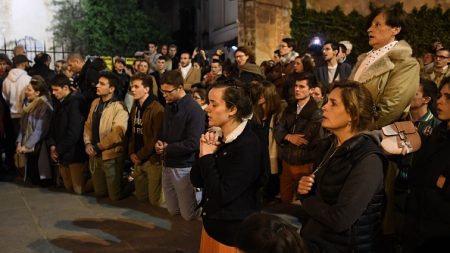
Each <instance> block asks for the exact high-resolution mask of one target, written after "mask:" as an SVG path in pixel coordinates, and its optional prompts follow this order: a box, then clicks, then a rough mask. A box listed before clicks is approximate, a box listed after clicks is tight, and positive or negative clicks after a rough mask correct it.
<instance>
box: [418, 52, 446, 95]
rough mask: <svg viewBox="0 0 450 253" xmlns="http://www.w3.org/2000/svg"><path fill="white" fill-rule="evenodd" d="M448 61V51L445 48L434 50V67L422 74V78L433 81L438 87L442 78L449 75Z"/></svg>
mask: <svg viewBox="0 0 450 253" xmlns="http://www.w3.org/2000/svg"><path fill="white" fill-rule="evenodd" d="M449 62H450V52H449V50H448V49H446V48H441V49H438V50H437V51H436V54H435V56H434V68H433V69H431V70H430V71H429V72H426V73H425V74H424V76H423V77H424V78H425V79H428V80H431V81H433V82H435V83H436V84H437V85H438V87H440V84H441V81H442V79H444V77H447V76H450V71H449V70H448V64H449Z"/></svg>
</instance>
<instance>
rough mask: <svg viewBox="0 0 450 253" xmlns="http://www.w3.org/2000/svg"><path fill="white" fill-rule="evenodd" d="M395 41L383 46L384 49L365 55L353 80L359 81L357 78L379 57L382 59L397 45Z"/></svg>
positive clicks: (373, 50) (374, 50)
mask: <svg viewBox="0 0 450 253" xmlns="http://www.w3.org/2000/svg"><path fill="white" fill-rule="evenodd" d="M397 42H398V41H397V40H394V41H392V42H391V43H389V44H387V45H385V46H384V47H381V48H379V49H372V50H370V51H369V52H368V53H367V54H366V58H364V60H363V62H362V63H361V65H359V68H358V70H357V71H356V73H355V77H354V80H355V81H359V78H360V77H361V74H362V73H363V72H364V71H365V70H366V69H368V68H369V67H370V66H372V64H373V63H374V62H376V61H377V60H379V59H380V58H381V57H383V56H384V55H385V54H387V53H388V52H389V51H391V50H392V48H393V47H394V46H395V45H397Z"/></svg>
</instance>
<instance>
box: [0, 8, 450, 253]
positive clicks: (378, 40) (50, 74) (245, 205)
mask: <svg viewBox="0 0 450 253" xmlns="http://www.w3.org/2000/svg"><path fill="white" fill-rule="evenodd" d="M405 24H406V23H405V13H403V11H402V10H399V9H398V8H397V7H391V8H386V7H383V8H379V9H375V10H373V12H372V14H371V15H370V16H369V18H368V24H367V33H368V38H369V45H370V46H371V47H372V50H370V51H369V52H367V53H363V54H361V55H360V56H359V57H356V56H355V55H354V53H352V51H351V50H352V45H351V43H350V42H349V41H341V42H339V43H338V42H335V41H325V42H324V43H323V44H322V45H321V50H320V52H317V51H314V50H309V49H311V48H308V49H307V50H306V52H307V53H305V54H304V55H299V54H298V53H297V52H296V51H295V41H294V40H293V39H291V38H284V39H282V40H281V41H280V44H279V47H278V48H277V49H276V50H275V51H274V55H273V58H272V59H267V60H265V61H262V63H261V65H258V64H256V59H255V55H254V53H253V52H252V50H251V49H250V48H247V47H245V46H240V47H238V48H237V49H236V50H235V51H233V55H232V56H233V58H234V60H230V59H228V57H226V54H225V52H224V50H222V49H217V50H216V51H215V52H214V54H213V55H212V56H211V57H209V56H208V55H207V53H206V51H205V50H204V49H202V48H195V49H194V50H193V52H192V53H190V52H188V51H182V52H180V53H178V52H177V51H178V48H177V46H176V45H174V44H171V45H158V43H157V42H154V41H152V42H149V43H148V49H147V50H145V51H142V52H139V53H137V54H136V60H135V61H134V63H133V65H131V66H128V65H127V64H126V62H125V60H124V59H123V58H122V57H120V56H116V57H114V58H113V69H112V70H111V71H110V70H108V69H107V67H106V64H105V62H104V61H103V60H102V59H101V58H95V59H90V58H88V59H86V58H85V57H83V56H82V55H81V54H79V53H72V54H70V55H69V56H68V58H67V59H64V60H58V61H56V62H55V64H54V66H55V69H54V70H52V69H50V63H51V57H50V56H49V55H48V54H46V53H40V54H38V55H36V57H35V59H34V65H33V66H32V67H30V62H31V61H30V60H29V59H28V58H27V56H26V52H25V50H24V48H23V47H22V46H17V47H16V48H15V50H14V57H13V58H12V61H10V59H9V58H8V56H7V55H6V54H0V83H1V84H2V86H1V87H2V97H1V106H0V116H1V118H0V138H1V147H0V148H1V150H2V152H4V153H5V159H4V161H2V164H1V166H2V173H3V174H5V173H6V171H8V170H9V172H11V171H13V172H14V173H13V174H14V175H15V176H17V177H16V178H15V179H14V180H16V182H17V181H21V182H23V183H25V184H33V185H40V186H42V187H48V186H51V185H55V184H56V185H58V186H59V185H60V186H64V187H65V189H66V190H67V191H68V192H71V193H75V194H84V193H88V192H92V191H93V192H94V194H95V196H97V197H109V198H110V199H111V200H114V201H116V200H120V199H122V198H125V197H128V196H130V195H134V196H135V197H136V198H137V199H138V200H140V201H147V202H148V203H149V204H150V205H155V206H161V207H164V208H166V209H167V211H168V212H169V213H170V214H171V215H181V216H182V217H183V218H184V219H185V220H194V219H196V218H198V217H201V219H202V221H203V229H202V234H201V243H200V252H202V253H204V252H219V253H221V252H246V253H252V252H422V251H428V250H430V249H433V248H436V247H441V246H442V247H446V246H445V242H446V241H445V240H446V239H447V240H448V239H450V186H449V185H450V181H449V180H447V177H448V176H450V166H449V164H450V160H449V156H448V154H449V153H450V150H449V147H450V145H449V144H450V143H449V140H450V71H449V70H448V66H449V63H450V51H449V49H448V48H445V47H444V46H443V45H442V44H441V43H434V44H433V46H432V47H431V49H430V52H429V53H427V54H425V55H424V56H423V57H418V56H416V57H414V56H413V52H412V49H411V47H410V46H409V44H408V43H407V42H406V41H405V40H403V35H404V34H405V33H406V29H407V27H406V25H405ZM404 120H411V121H412V122H413V123H414V124H415V126H416V128H417V130H418V132H419V133H420V135H421V139H422V147H421V148H420V149H419V150H418V151H417V152H415V153H411V154H407V155H391V156H387V155H386V153H385V152H383V150H382V148H381V146H380V140H381V135H380V129H381V128H382V127H384V126H386V125H389V124H391V123H393V122H396V121H404ZM275 205H282V206H283V207H284V209H286V208H287V209H290V213H295V216H297V217H298V218H299V222H300V223H301V226H300V228H299V230H298V229H296V228H294V227H293V224H290V223H289V222H287V221H286V220H283V219H281V218H279V217H278V216H277V215H279V214H277V213H275V214H274V213H272V214H267V213H264V214H261V213H260V211H261V210H264V208H265V207H267V206H275Z"/></svg>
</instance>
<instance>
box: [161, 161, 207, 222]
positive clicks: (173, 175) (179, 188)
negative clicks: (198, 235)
mask: <svg viewBox="0 0 450 253" xmlns="http://www.w3.org/2000/svg"><path fill="white" fill-rule="evenodd" d="M190 172H191V167H188V168H171V167H165V166H163V172H162V189H163V193H164V196H165V198H166V203H167V210H168V211H169V213H170V214H171V215H176V214H181V217H183V219H185V220H192V219H194V218H196V217H197V216H198V215H199V213H200V210H195V208H196V207H197V204H198V202H197V198H196V194H195V188H194V186H192V184H191V179H190V176H189V175H190Z"/></svg>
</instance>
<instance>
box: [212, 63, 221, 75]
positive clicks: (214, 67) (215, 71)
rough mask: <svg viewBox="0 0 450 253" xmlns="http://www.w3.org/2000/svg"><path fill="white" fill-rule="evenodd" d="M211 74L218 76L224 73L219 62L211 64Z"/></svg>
mask: <svg viewBox="0 0 450 253" xmlns="http://www.w3.org/2000/svg"><path fill="white" fill-rule="evenodd" d="M211 72H212V73H213V74H214V75H218V74H219V73H220V72H222V67H221V66H220V64H219V63H218V62H213V63H211Z"/></svg>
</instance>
